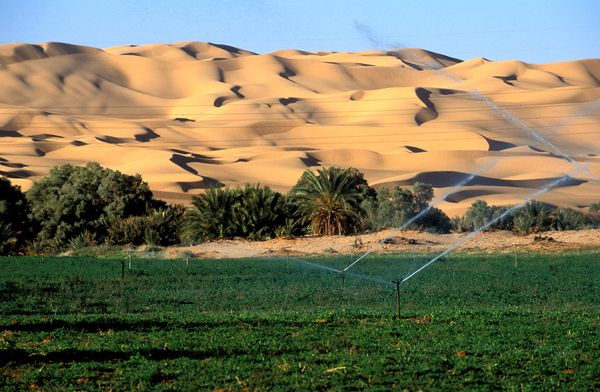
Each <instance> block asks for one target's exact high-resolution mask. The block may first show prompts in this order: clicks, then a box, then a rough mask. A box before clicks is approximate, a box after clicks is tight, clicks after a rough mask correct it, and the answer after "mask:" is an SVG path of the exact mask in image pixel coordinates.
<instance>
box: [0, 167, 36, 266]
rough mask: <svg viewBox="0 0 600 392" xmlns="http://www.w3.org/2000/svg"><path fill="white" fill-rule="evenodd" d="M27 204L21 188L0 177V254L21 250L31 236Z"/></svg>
mask: <svg viewBox="0 0 600 392" xmlns="http://www.w3.org/2000/svg"><path fill="white" fill-rule="evenodd" d="M28 213H29V204H28V203H27V199H26V198H25V195H24V194H23V192H21V188H19V187H18V186H16V185H12V184H11V183H10V181H9V180H8V179H6V178H3V177H0V255H4V254H10V253H15V252H18V251H22V250H23V248H24V246H25V243H26V242H27V241H28V240H30V239H31V237H32V228H31V221H30V220H29V218H28V216H27V215H28Z"/></svg>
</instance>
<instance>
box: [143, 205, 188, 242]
mask: <svg viewBox="0 0 600 392" xmlns="http://www.w3.org/2000/svg"><path fill="white" fill-rule="evenodd" d="M184 215H185V208H184V207H183V206H180V205H172V206H168V207H165V208H160V209H158V210H155V211H152V212H151V213H150V214H149V215H147V216H145V217H143V222H144V224H145V228H144V240H145V242H146V244H148V245H158V246H169V245H175V244H179V243H180V242H181V239H180V238H181V236H180V231H181V225H182V223H183V216H184Z"/></svg>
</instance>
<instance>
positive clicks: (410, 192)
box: [363, 182, 451, 233]
mask: <svg viewBox="0 0 600 392" xmlns="http://www.w3.org/2000/svg"><path fill="white" fill-rule="evenodd" d="M432 199H433V188H432V187H431V185H429V184H423V183H419V182H417V183H415V184H414V185H413V186H412V188H411V189H408V188H400V187H398V186H396V187H394V188H392V189H390V188H387V187H384V188H380V189H379V190H378V191H377V199H376V200H372V199H368V200H366V201H365V202H364V203H363V208H364V209H365V210H366V212H367V214H366V215H367V223H366V225H365V227H367V228H368V229H371V230H382V229H387V228H390V227H400V226H402V225H404V224H406V222H407V221H408V220H410V219H411V218H412V217H414V216H416V215H417V214H419V213H421V212H422V211H423V210H424V209H426V208H427V207H428V205H429V203H430V202H431V200H432ZM408 228H412V229H425V230H429V231H433V232H439V233H445V232H448V231H449V230H450V228H451V222H450V218H448V216H447V215H446V214H445V213H444V212H443V211H441V210H439V209H437V208H431V209H429V211H427V212H426V213H425V214H424V215H423V216H422V217H420V218H419V219H417V220H416V221H415V222H413V223H412V224H411V225H410V226H409V227H408Z"/></svg>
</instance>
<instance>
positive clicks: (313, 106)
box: [0, 42, 600, 215]
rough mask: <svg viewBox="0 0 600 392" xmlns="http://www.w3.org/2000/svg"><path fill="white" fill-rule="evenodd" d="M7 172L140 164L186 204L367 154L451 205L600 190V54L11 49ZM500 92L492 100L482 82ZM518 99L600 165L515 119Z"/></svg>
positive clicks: (1, 150)
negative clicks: (531, 56)
mask: <svg viewBox="0 0 600 392" xmlns="http://www.w3.org/2000/svg"><path fill="white" fill-rule="evenodd" d="M0 86H2V88H1V89H0V174H2V175H5V176H8V177H10V178H11V179H12V180H13V181H14V182H16V183H18V184H20V185H21V186H23V188H25V189H27V188H29V187H30V186H31V184H32V183H34V182H35V181H37V180H39V179H40V178H41V177H43V176H44V175H46V174H47V173H48V171H49V170H50V168H51V167H53V166H55V165H59V164H63V163H67V162H70V163H75V164H83V163H84V162H87V161H97V162H99V163H101V164H102V165H105V166H108V167H111V168H113V169H118V170H121V171H123V172H126V173H140V174H142V175H143V177H144V178H145V179H146V180H147V181H148V182H149V183H150V186H151V187H152V189H153V190H154V191H155V192H156V193H157V195H158V196H159V197H163V198H165V199H167V200H169V201H178V202H187V201H189V198H190V195H191V194H196V193H198V192H201V190H202V189H204V188H207V187H210V186H215V185H219V184H226V185H237V184H242V183H244V182H260V183H262V184H266V185H270V186H271V187H273V188H275V189H278V190H287V189H288V188H289V187H290V186H291V185H293V184H294V183H295V182H296V180H297V178H298V177H299V176H300V174H301V173H302V171H303V170H305V169H307V168H316V167H319V166H321V165H339V166H348V165H351V166H354V167H357V168H359V169H360V170H362V171H363V172H365V174H366V176H367V178H368V180H369V181H370V182H371V183H372V184H375V185H378V186H381V185H386V184H388V185H392V184H400V185H404V184H410V183H412V182H414V181H416V180H419V181H424V182H429V183H432V184H433V185H434V186H435V187H436V193H437V194H438V195H439V194H441V193H443V192H444V191H446V190H448V189H450V187H452V185H453V184H454V183H456V182H458V181H460V180H461V179H462V178H463V176H464V174H465V173H469V172H471V171H473V170H475V169H476V168H478V167H481V166H482V165H487V166H484V167H486V170H484V171H482V172H481V173H479V175H478V176H477V177H476V178H475V179H474V180H473V181H472V182H471V183H470V184H469V185H468V186H466V187H464V188H463V189H461V190H460V192H458V193H456V194H454V195H452V196H451V197H450V198H449V199H448V201H447V202H444V203H442V205H441V207H442V208H443V209H444V210H446V211H447V212H448V213H449V214H450V215H454V214H457V213H461V212H462V211H464V209H465V208H466V207H467V206H468V205H469V204H470V203H471V202H472V201H473V200H475V199H477V198H483V199H486V200H488V201H490V202H492V203H495V204H508V203H515V202H517V201H518V200H520V199H522V198H523V197H524V196H525V195H527V194H530V193H532V191H533V189H535V188H538V187H540V186H543V185H544V184H545V183H547V182H549V181H551V180H552V179H555V178H558V177H560V176H561V175H563V174H564V173H570V175H571V177H572V179H571V180H569V181H567V182H565V183H563V184H562V186H561V187H559V188H558V189H556V190H554V191H552V192H550V193H548V194H546V195H544V196H542V197H541V199H542V200H545V201H548V202H551V203H554V204H558V205H565V206H571V207H579V208H582V207H586V206H587V205H589V204H590V203H591V202H593V201H598V200H600V182H599V181H598V180H596V179H594V176H596V177H600V158H598V157H597V154H600V137H599V136H600V104H599V103H598V102H597V100H598V99H599V98H600V59H588V60H579V61H572V62H565V63H553V64H543V65H535V64H527V63H523V62H519V61H503V62H493V61H489V60H486V59H482V58H477V59H471V60H467V61H460V60H458V59H453V58H450V57H447V56H443V55H440V54H436V53H431V52H427V51H423V50H418V49H401V50H396V51H367V52H360V53H335V52H319V53H308V52H302V51H297V50H282V51H278V52H274V53H270V54H263V55H258V54H255V53H252V52H249V51H245V50H242V49H237V48H232V47H228V46H224V45H216V44H208V43H200V42H182V43H175V44H170V45H166V44H154V45H142V46H122V47H114V48H108V49H104V50H101V49H96V48H89V47H82V46H74V45H68V44H62V43H46V44H40V45H30V44H9V45H0ZM474 90H477V91H478V92H479V93H481V95H483V96H485V97H487V98H489V100H490V102H488V103H486V102H484V101H482V100H481V98H480V97H478V96H476V95H473V94H471V93H470V92H472V91H474ZM492 105H498V106H502V107H505V108H507V109H509V110H510V112H511V113H512V114H514V116H515V117H517V118H518V119H520V120H519V121H522V122H523V123H525V124H528V125H529V126H531V127H532V128H533V129H535V130H536V131H537V132H539V133H540V134H541V135H543V136H544V137H545V138H546V139H547V140H549V141H550V142H551V143H552V144H553V145H554V146H556V147H557V148H558V149H559V150H561V151H563V152H565V153H567V154H569V155H571V156H573V158H574V159H575V160H576V161H578V162H579V163H580V164H581V165H587V167H588V168H589V171H590V172H591V173H592V174H593V176H590V174H589V173H586V172H584V171H578V172H572V170H573V169H574V168H576V166H575V165H573V164H571V163H569V162H567V161H566V160H565V159H563V158H562V157H561V156H560V155H559V154H557V151H556V149H553V148H552V147H551V146H549V145H547V144H545V143H543V142H541V141H540V140H538V139H536V138H535V137H533V136H532V135H531V133H530V132H529V131H527V130H525V129H523V128H521V127H518V126H515V121H514V120H512V121H511V120H508V119H507V118H506V117H507V113H504V114H502V113H499V112H498V111H495V110H492V109H491V106H492Z"/></svg>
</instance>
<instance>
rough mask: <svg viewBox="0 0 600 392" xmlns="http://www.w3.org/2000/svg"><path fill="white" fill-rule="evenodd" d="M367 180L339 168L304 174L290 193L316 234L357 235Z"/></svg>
mask: <svg viewBox="0 0 600 392" xmlns="http://www.w3.org/2000/svg"><path fill="white" fill-rule="evenodd" d="M365 186H367V187H368V185H366V181H365V180H364V178H363V177H362V174H360V173H359V172H358V171H356V170H354V169H350V168H349V169H340V168H338V167H329V168H323V169H320V170H318V171H317V174H315V173H313V172H312V171H309V170H307V171H305V172H304V174H303V175H302V177H301V178H300V180H298V183H297V184H296V186H294V188H293V189H292V190H291V191H290V194H291V196H292V198H293V199H294V200H295V202H296V203H297V204H298V206H299V208H300V210H301V212H302V214H303V216H304V218H305V219H306V220H308V222H309V224H310V229H311V231H312V233H313V234H319V235H343V234H350V233H353V232H355V231H356V230H357V229H358V227H359V226H360V222H361V219H362V217H363V215H364V210H363V209H362V208H361V206H360V203H361V202H362V200H363V199H364V189H365V188H364V187H365Z"/></svg>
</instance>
